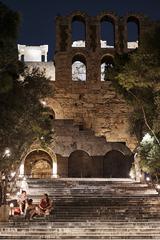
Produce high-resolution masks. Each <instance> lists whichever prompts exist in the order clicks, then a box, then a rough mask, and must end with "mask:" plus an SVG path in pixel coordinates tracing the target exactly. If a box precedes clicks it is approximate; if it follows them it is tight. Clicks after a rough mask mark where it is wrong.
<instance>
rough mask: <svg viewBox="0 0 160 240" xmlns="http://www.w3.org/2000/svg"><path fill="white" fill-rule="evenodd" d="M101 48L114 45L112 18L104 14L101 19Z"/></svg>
mask: <svg viewBox="0 0 160 240" xmlns="http://www.w3.org/2000/svg"><path fill="white" fill-rule="evenodd" d="M100 26H101V27H100V28H101V39H100V41H101V42H100V44H101V48H114V46H115V29H114V28H115V26H114V21H113V19H111V18H109V17H108V16H105V17H103V18H102V19H101V25H100Z"/></svg>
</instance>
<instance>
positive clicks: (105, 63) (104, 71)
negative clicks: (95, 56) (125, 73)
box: [101, 55, 114, 81]
mask: <svg viewBox="0 0 160 240" xmlns="http://www.w3.org/2000/svg"><path fill="white" fill-rule="evenodd" d="M113 67H114V59H113V56H111V55H106V56H105V57H103V58H102V60H101V81H109V80H110V78H109V72H110V71H111V69H112V68H113Z"/></svg>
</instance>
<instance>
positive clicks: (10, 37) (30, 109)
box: [0, 3, 53, 169]
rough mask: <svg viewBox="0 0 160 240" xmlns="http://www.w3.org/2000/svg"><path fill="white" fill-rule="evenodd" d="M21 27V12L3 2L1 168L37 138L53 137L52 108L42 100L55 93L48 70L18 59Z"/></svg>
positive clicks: (0, 15) (0, 23)
mask: <svg viewBox="0 0 160 240" xmlns="http://www.w3.org/2000/svg"><path fill="white" fill-rule="evenodd" d="M18 27H19V15H18V14H17V13H16V12H13V11H12V10H10V9H8V8H7V7H6V6H5V5H3V4H2V3H0V32H1V34H0V169H2V168H6V167H7V168H11V167H12V165H13V163H14V164H15V163H16V162H18V161H19V159H20V157H21V155H22V153H23V152H24V151H25V150H26V149H27V148H28V147H29V146H30V144H32V143H33V142H34V141H40V142H41V143H42V144H45V143H50V142H51V141H52V137H53V119H52V118H51V115H52V112H51V110H50V109H49V108H47V107H44V106H43V105H42V103H41V100H42V99H44V98H46V97H48V96H51V95H52V94H53V88H52V84H51V81H50V80H49V79H46V77H45V71H40V70H39V69H36V68H34V69H33V70H32V71H31V70H29V69H27V67H24V64H23V63H21V62H20V61H18V60H17V57H18V51H17V43H16V41H17V34H18ZM6 148H9V149H10V150H11V156H7V155H6V154H5V149H6Z"/></svg>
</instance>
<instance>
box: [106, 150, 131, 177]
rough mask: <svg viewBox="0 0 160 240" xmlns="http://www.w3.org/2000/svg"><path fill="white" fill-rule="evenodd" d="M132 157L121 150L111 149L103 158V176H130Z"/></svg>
mask: <svg viewBox="0 0 160 240" xmlns="http://www.w3.org/2000/svg"><path fill="white" fill-rule="evenodd" d="M131 167H132V159H131V158H130V157H128V156H125V155H124V154H123V153H121V152H120V151H116V150H112V151H109V152H108V153H107V154H106V155H105V156H104V159H103V177H105V178H129V172H130V169H131Z"/></svg>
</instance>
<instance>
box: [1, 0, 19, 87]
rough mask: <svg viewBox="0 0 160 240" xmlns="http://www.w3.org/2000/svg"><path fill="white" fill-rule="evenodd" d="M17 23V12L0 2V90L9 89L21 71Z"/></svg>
mask: <svg viewBox="0 0 160 240" xmlns="http://www.w3.org/2000/svg"><path fill="white" fill-rule="evenodd" d="M19 24H20V17H19V14H18V13H16V12H14V11H12V10H10V9H9V8H8V7H7V6H5V5H4V4H3V3H1V2H0V33H1V34H0V92H6V91H8V90H9V89H11V88H12V85H13V80H15V79H17V78H18V76H19V74H20V73H21V72H23V64H22V63H21V62H19V61H18V51H17V43H16V41H17V36H18V28H19Z"/></svg>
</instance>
